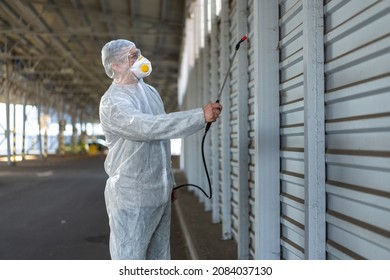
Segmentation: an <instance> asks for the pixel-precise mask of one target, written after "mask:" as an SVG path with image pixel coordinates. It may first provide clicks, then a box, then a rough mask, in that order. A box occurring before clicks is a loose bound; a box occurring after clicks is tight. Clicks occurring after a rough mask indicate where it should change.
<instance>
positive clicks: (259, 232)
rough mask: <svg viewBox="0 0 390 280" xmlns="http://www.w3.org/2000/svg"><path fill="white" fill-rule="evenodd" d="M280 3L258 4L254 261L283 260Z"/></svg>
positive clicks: (256, 4)
mask: <svg viewBox="0 0 390 280" xmlns="http://www.w3.org/2000/svg"><path fill="white" fill-rule="evenodd" d="M278 11H279V10H278V3H277V2H276V1H255V5H254V26H256V29H255V31H254V33H253V36H250V37H252V38H253V39H254V40H253V45H254V46H256V48H255V49H256V53H255V54H254V79H255V81H254V88H255V90H254V92H256V95H255V96H254V116H255V118H254V124H255V126H254V127H255V135H254V141H253V142H254V145H255V147H254V149H255V172H254V180H255V210H256V211H255V226H254V229H253V231H254V232H255V240H254V246H255V259H280V202H279V180H280V179H279V177H280V176H279V168H280V167H279V77H278V71H279V68H278V62H279V61H278V50H277V48H276V47H275V46H277V45H278V28H277V27H278Z"/></svg>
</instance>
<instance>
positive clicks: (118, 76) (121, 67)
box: [102, 39, 137, 84]
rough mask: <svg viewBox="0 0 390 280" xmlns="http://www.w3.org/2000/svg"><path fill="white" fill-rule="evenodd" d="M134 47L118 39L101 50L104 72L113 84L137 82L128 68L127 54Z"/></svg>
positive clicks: (128, 42) (132, 44)
mask: <svg viewBox="0 0 390 280" xmlns="http://www.w3.org/2000/svg"><path fill="white" fill-rule="evenodd" d="M135 47H136V46H135V44H134V43H133V42H131V41H128V40H124V39H118V40H113V41H110V42H108V43H107V44H105V45H104V47H103V48H102V64H103V67H104V70H105V72H106V74H107V76H108V77H110V78H111V79H113V80H114V83H116V84H129V83H135V82H136V81H137V80H136V79H135V77H134V76H133V74H132V72H131V71H130V67H129V53H130V50H131V49H133V48H135ZM113 65H115V69H114V68H113Z"/></svg>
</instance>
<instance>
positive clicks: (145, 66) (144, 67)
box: [141, 64, 149, 73]
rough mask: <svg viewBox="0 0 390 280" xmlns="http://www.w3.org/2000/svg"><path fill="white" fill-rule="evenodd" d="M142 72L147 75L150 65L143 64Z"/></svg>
mask: <svg viewBox="0 0 390 280" xmlns="http://www.w3.org/2000/svg"><path fill="white" fill-rule="evenodd" d="M141 71H142V72H144V73H147V72H148V71H149V65H147V64H142V65H141Z"/></svg>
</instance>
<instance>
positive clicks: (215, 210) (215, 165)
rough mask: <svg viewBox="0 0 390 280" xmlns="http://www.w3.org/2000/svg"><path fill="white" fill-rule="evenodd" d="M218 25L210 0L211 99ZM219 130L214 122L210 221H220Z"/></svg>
mask: <svg viewBox="0 0 390 280" xmlns="http://www.w3.org/2000/svg"><path fill="white" fill-rule="evenodd" d="M218 31H219V30H218V25H217V16H216V4H215V1H211V36H210V41H211V42H210V61H211V66H210V71H211V72H210V75H209V79H210V85H211V86H210V93H211V99H212V100H213V101H214V99H215V98H216V96H217V92H218V85H219V83H218V55H219V54H218V36H217V35H218ZM219 131H220V122H216V123H215V125H214V126H213V129H212V130H211V136H210V138H211V143H212V153H211V154H210V155H211V163H212V164H211V167H210V170H211V178H212V179H211V180H212V189H213V198H212V221H213V223H218V222H220V220H221V218H220V212H219V199H220V196H219V195H220V193H219V190H218V181H219V178H218V177H219V171H218V169H219V167H220V165H219V152H220V151H219V142H220V141H219V139H218V138H219Z"/></svg>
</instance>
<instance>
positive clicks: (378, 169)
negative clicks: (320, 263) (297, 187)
mask: <svg viewBox="0 0 390 280" xmlns="http://www.w3.org/2000/svg"><path fill="white" fill-rule="evenodd" d="M324 14H325V39H324V41H325V77H326V84H325V86H326V92H325V102H326V148H327V153H326V163H327V184H326V191H327V215H326V221H327V244H326V245H327V250H326V251H327V257H328V258H329V259H350V258H351V259H390V63H389V62H390V31H389V26H390V15H389V14H390V1H372V0H370V1H330V2H329V3H327V4H326V5H325V7H324Z"/></svg>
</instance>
